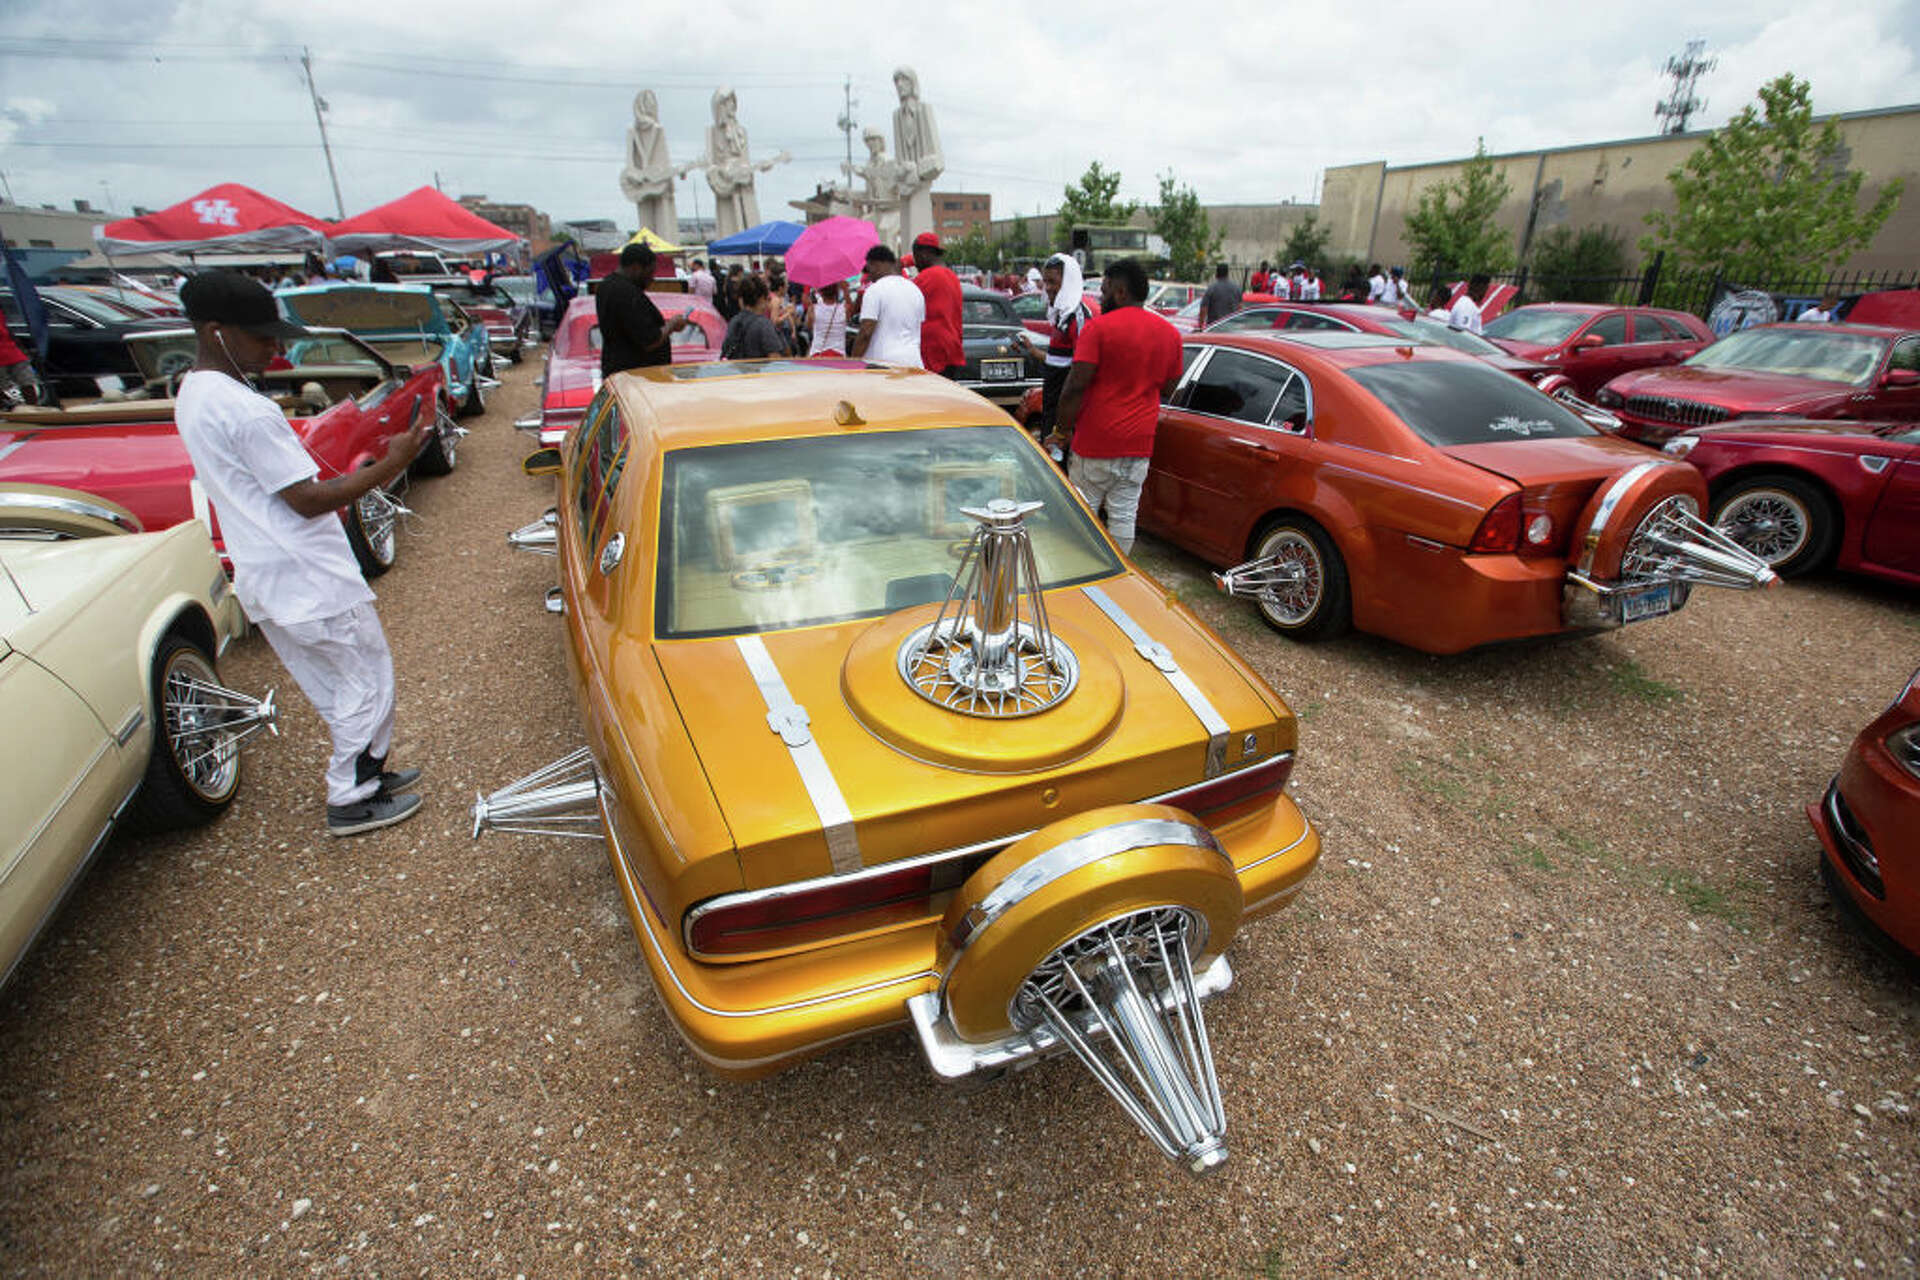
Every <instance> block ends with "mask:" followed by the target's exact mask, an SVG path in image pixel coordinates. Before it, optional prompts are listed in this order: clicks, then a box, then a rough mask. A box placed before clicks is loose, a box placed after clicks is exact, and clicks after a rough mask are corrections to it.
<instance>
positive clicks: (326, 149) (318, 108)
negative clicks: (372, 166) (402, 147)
mask: <svg viewBox="0 0 1920 1280" xmlns="http://www.w3.org/2000/svg"><path fill="white" fill-rule="evenodd" d="M300 70H301V71H303V72H305V73H306V77H307V96H308V97H310V98H312V99H313V122H314V123H315V124H317V125H319V126H320V150H321V152H322V153H324V154H325V155H326V157H327V181H329V182H331V183H332V184H333V216H334V217H335V218H339V219H342V220H344V219H345V218H346V216H347V206H346V205H345V204H343V203H341V200H340V175H339V174H338V173H336V172H334V168H333V146H332V144H330V143H329V142H328V141H327V119H326V114H325V113H326V110H327V101H326V99H325V98H322V97H321V96H320V91H319V90H318V89H316V88H314V85H313V54H312V52H311V51H310V50H308V48H307V47H306V46H305V45H301V46H300Z"/></svg>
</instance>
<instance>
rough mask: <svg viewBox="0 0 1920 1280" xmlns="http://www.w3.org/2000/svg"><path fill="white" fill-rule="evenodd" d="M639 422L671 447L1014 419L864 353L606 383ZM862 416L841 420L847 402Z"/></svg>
mask: <svg viewBox="0 0 1920 1280" xmlns="http://www.w3.org/2000/svg"><path fill="white" fill-rule="evenodd" d="M606 386H607V387H608V388H610V389H611V391H612V392H613V394H614V395H615V396H616V397H617V398H618V400H619V402H620V406H621V409H622V412H624V413H625V414H626V415H627V416H628V418H629V420H630V421H641V420H645V421H649V422H650V423H651V425H652V429H653V431H654V433H655V434H656V435H657V436H658V437H659V439H660V443H661V446H662V447H663V448H668V449H674V448H684V447H689V446H697V445H709V444H734V443H738V442H741V441H747V440H778V439H786V438H789V437H794V436H813V435H839V434H844V433H848V432H859V431H879V430H898V429H902V428H916V427H958V426H983V425H996V426H997V425H1003V424H1010V423H1012V421H1013V419H1011V418H1009V417H1008V416H1007V415H1006V413H1005V412H1004V411H1003V410H1001V409H999V408H997V407H995V406H994V405H992V404H990V403H988V402H987V401H985V400H982V399H981V398H980V397H979V396H977V395H975V394H974V393H973V392H971V391H969V390H967V389H966V388H965V387H961V386H959V385H957V384H955V383H953V382H951V381H949V380H947V379H946V378H942V377H939V376H938V375H935V374H931V373H928V372H926V371H925V370H922V369H901V368H896V367H893V366H890V365H876V364H867V363H865V362H863V361H859V360H799V359H776V360H737V361H725V362H715V363H710V364H677V365H662V366H658V367H654V368H648V369H634V370H629V371H628V372H625V373H617V374H615V375H614V376H613V377H612V378H609V379H608V380H607V382H606ZM842 402H845V403H847V404H849V405H851V406H853V410H854V412H855V413H856V414H857V415H858V416H859V418H860V422H859V423H857V424H854V425H851V426H841V425H840V424H839V423H838V422H837V421H836V418H835V414H836V411H837V410H838V408H839V406H840V404H841V403H842Z"/></svg>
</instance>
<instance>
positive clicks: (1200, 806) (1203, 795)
mask: <svg viewBox="0 0 1920 1280" xmlns="http://www.w3.org/2000/svg"><path fill="white" fill-rule="evenodd" d="M1291 776H1293V753H1292V752H1290V751H1287V752H1282V753H1281V754H1279V755H1277V756H1275V757H1273V758H1272V759H1271V760H1263V761H1261V762H1260V763H1259V764H1256V765H1249V766H1247V767H1246V768H1244V769H1236V770H1234V771H1233V772H1232V773H1229V774H1227V775H1225V776H1224V777H1219V778H1214V779H1212V780H1211V781H1208V782H1203V783H1201V784H1200V785H1198V786H1194V787H1188V788H1187V789H1186V790H1184V791H1175V792H1172V793H1170V794H1168V795H1164V796H1161V797H1160V800H1159V802H1160V803H1161V804H1170V805H1175V806H1177V807H1179V808H1182V809H1185V810H1186V811H1187V812H1188V813H1190V814H1192V815H1193V816H1194V817H1196V818H1204V817H1206V816H1207V815H1208V814H1210V813H1218V812H1220V810H1222V809H1225V808H1227V807H1228V806H1230V805H1236V804H1240V803H1242V802H1243V801H1247V800H1251V799H1253V798H1255V797H1256V796H1268V795H1273V794H1275V793H1277V792H1280V791H1283V790H1285V789H1286V785H1287V779H1288V778H1289V777H1291Z"/></svg>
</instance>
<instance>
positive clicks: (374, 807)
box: [327, 791, 420, 836]
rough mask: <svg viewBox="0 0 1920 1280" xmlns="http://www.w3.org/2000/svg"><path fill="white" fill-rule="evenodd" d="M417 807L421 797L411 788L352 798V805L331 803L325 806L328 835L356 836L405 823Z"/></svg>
mask: <svg viewBox="0 0 1920 1280" xmlns="http://www.w3.org/2000/svg"><path fill="white" fill-rule="evenodd" d="M419 810H420V797H419V796H417V795H414V794H413V793H412V792H410V791H409V792H404V793H402V794H400V795H393V796H389V795H378V794H376V795H372V796H369V797H367V798H366V799H365V800H355V801H354V802H353V803H352V804H330V805H328V806H327V834H328V835H334V836H357V835H359V834H360V833H361V832H363V831H375V830H378V829H379V828H381V827H390V826H392V825H393V824H394V823H396V822H405V821H406V820H407V819H408V818H411V817H412V816H413V815H414V814H415V813H417V812H419Z"/></svg>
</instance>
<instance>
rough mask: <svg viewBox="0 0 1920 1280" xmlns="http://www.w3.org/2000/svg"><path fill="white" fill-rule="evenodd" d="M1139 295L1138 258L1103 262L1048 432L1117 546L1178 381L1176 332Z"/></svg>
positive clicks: (1129, 546)
mask: <svg viewBox="0 0 1920 1280" xmlns="http://www.w3.org/2000/svg"><path fill="white" fill-rule="evenodd" d="M1146 297H1147V273H1146V271H1145V270H1144V269H1143V268H1142V267H1141V266H1140V264H1139V263H1138V262H1135V261H1134V260H1133V259H1132V258H1122V259H1120V261H1118V262H1116V263H1114V264H1113V265H1112V266H1110V267H1108V268H1107V272H1106V275H1105V277H1104V278H1103V279H1102V280H1101V282H1100V308H1101V310H1100V314H1099V315H1097V316H1095V317H1094V318H1093V319H1091V320H1089V321H1088V322H1087V324H1086V326H1085V327H1084V328H1082V329H1081V330H1080V340H1079V342H1078V343H1076V344H1075V346H1074V349H1073V370H1072V372H1070V373H1068V374H1067V385H1066V389H1065V390H1063V391H1062V392H1061V393H1060V415H1059V422H1058V424H1057V425H1056V426H1055V427H1054V431H1053V434H1052V435H1050V436H1048V437H1047V443H1048V444H1049V445H1055V446H1058V447H1060V448H1063V449H1064V448H1066V447H1067V446H1068V445H1071V446H1072V448H1073V461H1072V462H1070V463H1069V464H1068V466H1067V479H1069V480H1071V481H1072V482H1073V487H1074V488H1075V489H1078V490H1079V491H1080V496H1081V497H1082V498H1084V499H1085V500H1086V503H1087V506H1088V507H1090V508H1091V509H1092V510H1093V512H1094V514H1095V515H1098V514H1099V513H1100V510H1101V508H1102V507H1105V508H1106V515H1107V532H1108V533H1109V534H1111V535H1112V537H1113V540H1114V542H1115V543H1117V544H1118V545H1119V547H1120V549H1121V550H1122V551H1131V550H1133V524H1134V517H1135V515H1136V514H1137V513H1138V511H1139V510H1140V491H1141V489H1142V488H1144V487H1145V486H1146V483H1147V464H1148V463H1149V462H1150V461H1151V460H1152V458H1153V432H1154V428H1156V427H1157V426H1159V425H1160V399H1161V397H1162V396H1164V395H1170V394H1172V392H1173V387H1174V384H1175V383H1177V382H1178V381H1180V334H1179V332H1178V331H1177V330H1175V329H1174V327H1173V326H1172V325H1171V324H1168V323H1167V322H1166V321H1165V320H1164V319H1162V318H1161V317H1159V316H1157V315H1155V314H1154V313H1153V312H1151V311H1148V310H1147V309H1146V308H1145V307H1143V306H1141V305H1140V304H1141V303H1142V302H1144V301H1146Z"/></svg>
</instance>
